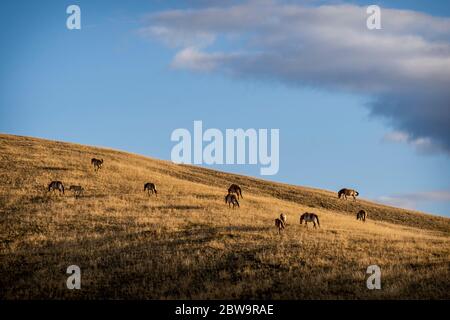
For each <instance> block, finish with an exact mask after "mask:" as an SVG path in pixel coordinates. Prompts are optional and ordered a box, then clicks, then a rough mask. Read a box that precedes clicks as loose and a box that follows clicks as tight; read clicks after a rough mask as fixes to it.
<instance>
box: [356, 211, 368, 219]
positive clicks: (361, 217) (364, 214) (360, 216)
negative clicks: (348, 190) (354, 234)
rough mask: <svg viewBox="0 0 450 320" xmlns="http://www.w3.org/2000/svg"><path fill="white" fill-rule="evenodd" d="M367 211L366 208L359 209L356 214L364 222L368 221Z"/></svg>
mask: <svg viewBox="0 0 450 320" xmlns="http://www.w3.org/2000/svg"><path fill="white" fill-rule="evenodd" d="M366 217H367V212H366V211H364V210H359V211H358V213H357V214H356V220H361V221H363V222H366Z"/></svg>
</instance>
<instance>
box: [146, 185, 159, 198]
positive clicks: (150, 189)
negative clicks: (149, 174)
mask: <svg viewBox="0 0 450 320" xmlns="http://www.w3.org/2000/svg"><path fill="white" fill-rule="evenodd" d="M145 190H147V192H148V195H150V192H151V193H152V194H153V193H154V194H155V196H158V191H156V186H155V184H154V183H151V182H147V183H146V184H144V191H145Z"/></svg>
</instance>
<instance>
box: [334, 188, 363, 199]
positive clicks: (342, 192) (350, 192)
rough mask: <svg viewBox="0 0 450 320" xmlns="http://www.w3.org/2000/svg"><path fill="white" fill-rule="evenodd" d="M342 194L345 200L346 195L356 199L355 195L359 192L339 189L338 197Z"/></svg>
mask: <svg viewBox="0 0 450 320" xmlns="http://www.w3.org/2000/svg"><path fill="white" fill-rule="evenodd" d="M342 196H344V199H346V200H347V197H353V200H356V197H357V196H359V192H358V191H356V190H353V189H346V188H344V189H341V190H339V192H338V198H339V199H340V198H341V197H342Z"/></svg>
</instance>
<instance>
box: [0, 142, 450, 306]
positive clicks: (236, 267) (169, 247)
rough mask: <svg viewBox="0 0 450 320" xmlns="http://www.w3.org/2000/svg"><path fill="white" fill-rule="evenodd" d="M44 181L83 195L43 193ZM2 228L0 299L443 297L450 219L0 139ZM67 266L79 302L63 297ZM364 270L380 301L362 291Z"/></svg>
mask: <svg viewBox="0 0 450 320" xmlns="http://www.w3.org/2000/svg"><path fill="white" fill-rule="evenodd" d="M92 157H97V158H103V159H104V160H105V164H104V167H103V169H101V170H100V171H99V172H98V173H95V172H94V171H93V168H92V167H91V164H90V159H91V158H92ZM52 180H61V181H63V183H64V185H65V186H66V188H67V187H68V186H69V185H71V184H77V185H78V184H79V185H82V186H83V187H84V188H85V193H84V195H83V196H80V197H78V198H77V197H75V196H74V195H73V194H72V193H71V192H69V191H68V190H66V193H65V195H64V196H58V195H57V194H50V193H48V192H46V188H47V185H48V183H49V182H50V181H52ZM148 181H150V182H154V183H155V184H156V187H157V189H158V197H149V196H148V195H147V194H146V193H144V191H143V185H144V183H145V182H148ZM231 183H237V184H239V185H241V187H242V188H243V195H244V199H243V200H242V201H241V208H240V209H236V210H232V209H228V207H227V206H226V205H225V203H224V199H223V197H224V195H225V194H226V190H227V187H228V186H229V185H230V184H231ZM362 208H363V209H365V210H366V211H367V212H368V221H366V222H365V223H363V222H360V221H357V220H356V218H355V214H356V212H357V211H358V210H359V209H362ZM305 211H309V212H311V211H312V212H315V213H317V214H318V215H319V217H320V223H321V228H319V229H313V228H312V226H311V225H309V226H308V228H305V227H304V226H303V225H302V226H301V225H300V224H299V214H300V213H303V212H305ZM281 212H284V213H286V214H287V215H288V225H287V228H286V230H285V232H284V233H283V234H282V235H278V234H277V232H276V230H275V227H274V222H273V221H274V219H275V218H277V217H278V216H279V214H280V213H281ZM0 221H1V223H0V299H28V298H37V299H41V298H49V299H54V298H58V299H61V298H64V299H67V298H83V299H84V298H87V299H105V298H106V299H131V298H134V299H234V298H244V299H246V298H250V299H266V298H272V299H332V298H338V299H385V298H394V299H398V298H402V299H404V298H413V299H430V298H431V299H449V298H450V281H449V279H450V219H447V218H443V217H437V216H431V215H427V214H423V213H418V212H412V211H407V210H402V209H397V208H393V207H388V206H383V205H379V204H375V203H371V202H368V201H363V200H358V201H350V200H348V201H344V200H339V199H337V196H336V193H335V192H329V191H323V190H316V189H311V188H304V187H298V186H291V185H286V184H279V183H273V182H267V181H263V180H259V179H255V178H249V177H244V176H239V175H233V174H228V173H222V172H217V171H213V170H208V169H205V168H200V167H195V166H186V165H176V164H172V163H170V162H167V161H161V160H155V159H151V158H146V157H142V156H138V155H134V154H129V153H125V152H119V151H115V150H109V149H101V148H94V147H87V146H82V145H76V144H69V143H62V142H54V141H47V140H41V139H34V138H27V137H18V136H11V135H0ZM72 264H75V265H78V266H80V268H81V272H82V284H81V290H68V289H67V288H66V279H67V277H68V275H67V274H66V269H67V267H68V266H69V265H72ZM372 264H376V265H378V266H380V268H381V271H382V276H381V283H382V289H381V290H368V289H367V288H366V281H365V279H366V278H367V276H368V275H366V269H367V267H368V266H369V265H372Z"/></svg>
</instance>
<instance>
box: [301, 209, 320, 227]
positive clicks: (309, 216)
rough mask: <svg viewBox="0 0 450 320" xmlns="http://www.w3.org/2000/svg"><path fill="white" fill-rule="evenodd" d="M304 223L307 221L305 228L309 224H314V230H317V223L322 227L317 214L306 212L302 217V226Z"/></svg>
mask: <svg viewBox="0 0 450 320" xmlns="http://www.w3.org/2000/svg"><path fill="white" fill-rule="evenodd" d="M303 221H305V227H307V226H308V222H312V223H313V224H314V228H316V222H317V225H318V226H319V227H320V223H319V216H318V215H317V214H315V213H308V212H305V213H304V214H302V215H301V216H300V224H302V223H303Z"/></svg>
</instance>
